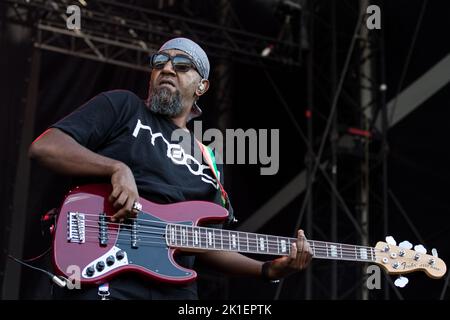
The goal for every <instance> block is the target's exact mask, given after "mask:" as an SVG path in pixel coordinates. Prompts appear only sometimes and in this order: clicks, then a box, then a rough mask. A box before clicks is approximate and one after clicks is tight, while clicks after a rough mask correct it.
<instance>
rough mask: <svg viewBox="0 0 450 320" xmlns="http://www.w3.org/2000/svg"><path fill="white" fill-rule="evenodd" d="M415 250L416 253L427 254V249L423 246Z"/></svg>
mask: <svg viewBox="0 0 450 320" xmlns="http://www.w3.org/2000/svg"><path fill="white" fill-rule="evenodd" d="M414 250H416V252H418V253H424V254H425V253H427V249H425V247H424V246H423V245H421V244H418V245H416V246H414Z"/></svg>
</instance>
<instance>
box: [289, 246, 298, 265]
mask: <svg viewBox="0 0 450 320" xmlns="http://www.w3.org/2000/svg"><path fill="white" fill-rule="evenodd" d="M289 258H290V259H291V261H295V259H296V258H297V244H296V243H295V242H292V245H291V254H290V255H289Z"/></svg>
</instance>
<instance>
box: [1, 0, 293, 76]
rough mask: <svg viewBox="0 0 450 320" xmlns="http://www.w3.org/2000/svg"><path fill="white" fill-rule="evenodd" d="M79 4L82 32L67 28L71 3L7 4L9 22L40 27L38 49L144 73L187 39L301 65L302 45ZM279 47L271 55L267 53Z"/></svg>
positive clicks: (233, 55) (99, 2) (220, 50)
mask: <svg viewBox="0 0 450 320" xmlns="http://www.w3.org/2000/svg"><path fill="white" fill-rule="evenodd" d="M81 2H83V1H80V3H78V6H79V7H80V11H81V29H80V30H69V29H68V28H67V26H66V19H67V13H66V10H67V7H68V6H69V5H72V4H74V3H73V2H71V1H67V0H34V1H29V0H6V2H5V3H6V5H7V6H8V8H7V9H8V10H6V18H7V19H8V20H9V21H12V22H15V23H22V24H28V25H31V26H34V27H35V28H36V38H35V39H34V44H35V46H36V47H38V48H41V49H45V50H50V51H55V52H60V53H64V54H69V55H73V56H78V57H82V58H87V59H92V60H97V61H101V62H106V63H111V64H115V65H120V66H125V67H130V68H134V69H139V70H149V68H148V56H149V54H150V53H152V52H154V51H156V50H157V49H158V47H159V46H160V45H161V44H162V43H163V42H164V41H165V40H167V39H168V38H171V37H176V36H187V37H190V38H191V39H193V40H194V41H196V42H198V43H199V44H200V45H201V46H202V47H204V48H205V50H206V51H207V52H208V55H210V56H211V57H216V58H226V59H228V60H230V61H238V62H241V63H246V64H252V65H256V66H260V64H261V62H260V60H262V61H265V62H267V63H268V64H276V65H277V66H278V67H280V66H284V67H288V68H292V67H294V68H297V67H300V61H298V52H299V50H300V45H299V43H294V42H288V41H279V40H278V39H275V38H270V37H265V36H261V35H259V34H254V33H249V32H245V31H242V30H238V29H233V28H229V27H226V26H223V25H220V24H212V23H208V22H204V21H201V20H200V19H198V20H197V19H193V18H190V17H184V16H181V15H176V14H170V13H166V12H163V11H158V10H152V9H149V8H147V7H141V6H137V5H132V4H125V3H120V2H119V1H113V0H95V1H93V0H91V1H85V2H86V3H87V5H86V6H83V5H81ZM268 46H272V47H273V51H272V52H271V54H270V55H269V56H266V57H262V56H261V52H262V51H263V50H264V49H265V48H267V47H268Z"/></svg>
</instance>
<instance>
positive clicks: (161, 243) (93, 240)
mask: <svg viewBox="0 0 450 320" xmlns="http://www.w3.org/2000/svg"><path fill="white" fill-rule="evenodd" d="M85 239H87V240H88V241H87V242H88V243H92V244H98V238H97V237H92V236H88V237H85ZM129 242H130V240H129V239H122V238H118V239H117V243H119V244H120V243H125V244H129ZM85 243H86V242H85ZM139 244H140V245H143V246H147V245H148V246H158V247H161V248H168V246H167V244H166V243H165V242H164V241H156V242H155V241H139ZM170 248H172V247H170ZM177 248H181V249H183V248H184V247H177ZM173 249H176V248H173ZM184 249H200V250H201V249H211V250H216V251H232V250H231V249H225V248H200V247H198V248H195V247H188V248H184ZM241 252H247V253H261V254H267V255H284V256H287V255H289V253H290V252H288V253H287V254H281V253H270V254H269V253H267V252H260V251H258V252H253V251H245V250H242V251H241ZM313 257H316V258H330V259H333V258H336V257H333V256H330V255H322V256H319V255H318V254H317V252H316V253H315V254H313ZM341 258H343V259H350V260H352V261H363V262H364V261H367V262H370V261H375V260H373V259H370V258H366V259H365V258H362V257H341Z"/></svg>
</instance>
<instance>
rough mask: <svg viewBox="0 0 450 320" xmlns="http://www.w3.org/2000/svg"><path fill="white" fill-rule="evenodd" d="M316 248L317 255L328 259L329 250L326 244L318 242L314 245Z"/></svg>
mask: <svg viewBox="0 0 450 320" xmlns="http://www.w3.org/2000/svg"><path fill="white" fill-rule="evenodd" d="M314 246H315V247H316V254H317V256H318V257H322V258H328V250H327V246H326V243H324V242H322V241H316V242H315V243H314Z"/></svg>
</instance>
